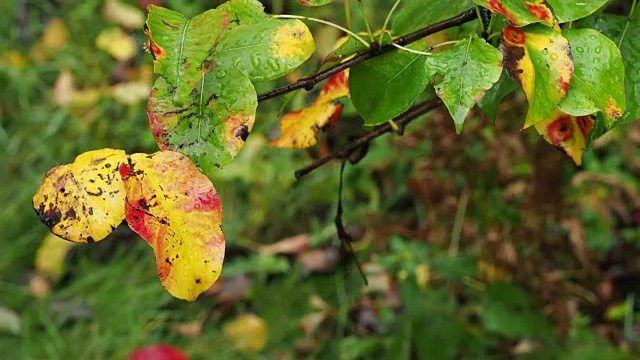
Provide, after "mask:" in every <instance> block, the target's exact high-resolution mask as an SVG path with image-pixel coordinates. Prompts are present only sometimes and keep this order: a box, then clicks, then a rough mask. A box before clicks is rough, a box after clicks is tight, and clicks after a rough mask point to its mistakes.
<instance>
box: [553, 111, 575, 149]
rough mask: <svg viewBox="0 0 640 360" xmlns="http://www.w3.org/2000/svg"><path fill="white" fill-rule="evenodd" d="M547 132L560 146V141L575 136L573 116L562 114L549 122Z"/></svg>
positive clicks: (554, 143)
mask: <svg viewBox="0 0 640 360" xmlns="http://www.w3.org/2000/svg"><path fill="white" fill-rule="evenodd" d="M547 134H549V139H550V140H551V143H552V144H553V145H555V146H559V145H560V143H562V142H565V141H567V140H569V139H571V138H572V137H573V126H572V125H571V118H569V116H568V115H562V116H560V117H559V118H557V119H556V120H554V121H553V122H552V123H551V124H549V126H548V127H547Z"/></svg>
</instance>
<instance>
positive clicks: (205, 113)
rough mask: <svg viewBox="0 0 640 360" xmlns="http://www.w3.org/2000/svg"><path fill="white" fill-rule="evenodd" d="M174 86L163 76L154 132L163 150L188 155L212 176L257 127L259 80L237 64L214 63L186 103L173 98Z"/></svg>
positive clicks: (152, 112) (153, 109) (152, 105)
mask: <svg viewBox="0 0 640 360" xmlns="http://www.w3.org/2000/svg"><path fill="white" fill-rule="evenodd" d="M172 89H173V88H172V87H171V85H169V84H168V83H167V82H166V81H165V79H164V78H159V79H158V80H157V81H156V83H155V85H154V86H153V89H151V94H150V96H149V104H148V108H147V115H148V116H149V123H150V125H151V132H152V134H153V136H154V137H155V139H156V142H157V143H158V145H159V146H160V148H161V149H163V150H169V149H170V150H174V151H179V152H181V153H183V154H185V155H187V156H188V157H189V158H191V160H192V161H193V162H194V163H195V164H196V165H197V166H198V167H200V169H202V171H203V172H204V173H205V174H206V175H207V176H211V174H213V173H214V172H215V171H216V170H218V169H219V168H222V167H224V166H225V165H226V164H228V163H229V162H230V161H231V160H232V159H233V158H234V157H235V156H236V154H237V153H238V152H239V151H240V149H242V146H243V145H244V142H245V140H246V139H247V136H248V135H249V132H250V131H251V129H252V128H253V122H254V119H255V112H256V108H257V106H258V101H257V96H256V92H255V89H254V87H253V84H251V81H250V80H249V79H248V78H247V76H246V75H244V74H243V73H242V72H240V71H239V70H237V69H236V68H234V67H231V68H228V69H224V68H220V67H217V66H216V67H214V68H213V69H212V70H211V71H210V72H208V73H207V74H206V75H204V78H203V81H202V82H201V83H200V84H197V86H196V87H195V88H194V90H193V91H192V92H191V94H190V97H189V98H188V101H187V103H186V105H185V106H183V107H178V106H176V105H175V104H174V102H173V101H172V94H173V90H172Z"/></svg>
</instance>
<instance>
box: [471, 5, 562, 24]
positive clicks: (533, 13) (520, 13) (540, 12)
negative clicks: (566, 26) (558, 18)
mask: <svg viewBox="0 0 640 360" xmlns="http://www.w3.org/2000/svg"><path fill="white" fill-rule="evenodd" d="M473 2H474V3H476V4H478V5H480V6H482V7H484V8H487V9H489V10H491V12H493V13H496V14H501V15H503V16H504V17H505V18H507V20H509V22H510V23H511V24H512V25H514V26H525V25H528V24H533V23H537V22H542V23H544V24H546V25H548V26H553V25H554V23H555V19H554V17H553V10H552V9H551V8H550V7H549V4H548V3H547V2H546V1H545V0H530V1H522V0H473Z"/></svg>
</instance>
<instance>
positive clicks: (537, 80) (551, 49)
mask: <svg viewBox="0 0 640 360" xmlns="http://www.w3.org/2000/svg"><path fill="white" fill-rule="evenodd" d="M500 50H501V51H502V54H503V55H504V59H505V61H504V64H505V69H506V70H507V73H508V74H509V76H511V78H512V79H514V80H515V81H516V82H517V83H518V84H519V85H520V87H521V88H522V90H523V91H524V94H525V96H526V97H527V101H528V102H529V111H528V112H527V118H526V120H525V124H524V127H525V128H527V127H529V126H531V125H535V124H537V123H539V122H540V121H543V120H547V119H549V118H550V117H551V115H552V114H553V113H554V111H555V110H556V107H557V106H558V104H559V103H560V101H561V100H562V99H563V98H564V96H565V95H566V93H567V90H568V89H569V85H570V83H571V79H572V76H573V60H572V58H571V50H570V49H569V42H568V41H567V39H565V38H564V37H563V36H562V34H560V33H559V32H557V31H556V30H554V29H551V28H548V27H544V26H541V25H530V26H528V27H527V28H525V29H520V28H517V27H513V26H506V27H505V28H504V30H503V31H502V42H501V44H500Z"/></svg>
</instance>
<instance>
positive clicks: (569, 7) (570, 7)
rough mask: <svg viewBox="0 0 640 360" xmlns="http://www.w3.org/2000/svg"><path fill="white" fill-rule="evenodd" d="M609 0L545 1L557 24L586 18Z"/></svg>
mask: <svg viewBox="0 0 640 360" xmlns="http://www.w3.org/2000/svg"><path fill="white" fill-rule="evenodd" d="M608 1H609V0H580V1H566V0H547V2H548V3H549V5H551V7H552V8H553V12H554V14H555V15H556V18H557V19H558V22H559V23H566V22H569V21H574V20H577V19H581V18H583V17H587V16H589V15H591V14H593V13H594V12H596V11H597V10H598V9H600V8H601V7H603V6H605V5H606V4H607V2H608Z"/></svg>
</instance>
